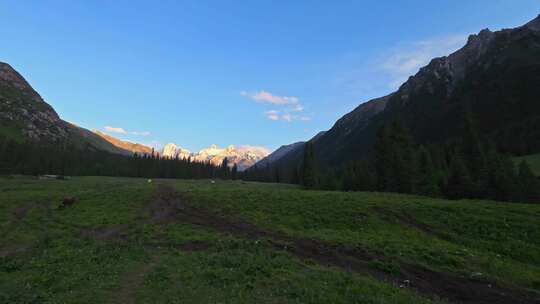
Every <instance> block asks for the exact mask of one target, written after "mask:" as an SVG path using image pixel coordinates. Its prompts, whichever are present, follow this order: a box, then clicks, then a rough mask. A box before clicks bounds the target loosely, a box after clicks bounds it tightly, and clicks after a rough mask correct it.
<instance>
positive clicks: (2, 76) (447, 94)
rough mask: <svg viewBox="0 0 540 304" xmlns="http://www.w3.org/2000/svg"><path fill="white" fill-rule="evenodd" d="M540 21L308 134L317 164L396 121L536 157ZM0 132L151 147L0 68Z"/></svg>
mask: <svg viewBox="0 0 540 304" xmlns="http://www.w3.org/2000/svg"><path fill="white" fill-rule="evenodd" d="M539 83H540V16H539V17H537V18H535V19H534V20H532V21H530V22H529V23H527V24H525V25H523V26H520V27H517V28H513V29H503V30H500V31H496V32H492V31H490V30H489V29H484V30H482V31H480V32H479V33H478V34H475V35H471V36H469V38H468V40H467V43H466V44H465V45H464V46H463V47H462V48H461V49H459V50H457V51H456V52H454V53H452V54H450V55H448V56H444V57H439V58H434V59H433V60H431V61H430V62H429V64H428V65H426V66H425V67H423V68H421V69H420V70H419V71H418V73H416V74H415V75H414V76H411V77H410V78H409V79H408V80H407V81H406V82H405V83H403V84H402V85H401V86H400V87H399V89H398V90H397V91H395V92H393V93H391V94H389V95H387V96H384V97H380V98H376V99H373V100H370V101H368V102H365V103H362V104H360V105H359V106H358V107H357V108H356V109H354V110H353V111H351V112H350V113H348V114H346V115H344V116H343V117H342V118H340V119H339V120H338V121H337V122H336V123H335V124H334V125H333V127H332V128H331V129H329V130H328V131H325V132H320V133H319V134H317V135H316V136H315V137H313V138H311V139H310V140H308V141H310V142H312V143H313V146H314V151H315V157H316V161H317V162H318V164H319V165H320V166H321V167H337V166H341V165H343V164H345V163H347V162H350V161H355V160H359V159H363V158H366V157H370V155H372V152H373V143H374V140H375V134H376V131H377V129H378V128H379V127H380V126H381V125H386V124H390V123H392V122H393V121H396V120H397V121H400V122H401V123H402V124H403V125H405V126H406V127H407V128H408V129H409V130H410V132H411V134H412V136H413V138H414V140H415V141H416V142H417V143H418V144H424V145H429V144H433V143H445V142H448V141H452V140H454V139H457V138H460V137H462V136H463V129H464V123H465V118H468V119H471V120H472V121H474V124H475V127H476V129H477V131H478V133H479V134H480V135H481V137H482V138H483V139H484V140H487V141H491V142H493V143H494V144H495V145H496V146H497V147H498V149H499V150H500V151H502V152H505V153H509V154H512V155H527V154H533V153H538V152H540V141H538V138H540V102H538V96H540V86H539V85H538V84H539ZM0 135H3V136H7V137H10V138H14V139H18V140H21V139H29V140H31V141H35V142H47V143H66V142H69V143H70V144H73V145H76V146H78V147H80V148H81V149H90V150H103V151H108V152H111V153H116V154H123V155H131V154H133V153H134V152H137V153H140V154H149V153H152V148H150V147H147V146H144V145H141V144H137V143H131V142H126V141H122V140H119V139H117V138H114V137H112V136H110V135H107V134H105V133H102V132H99V131H95V132H92V131H89V130H86V129H84V128H81V127H79V126H76V125H74V124H72V123H69V122H66V121H64V120H62V119H61V118H60V117H59V115H58V114H57V113H56V112H55V110H54V109H53V108H52V107H51V106H50V105H49V104H47V103H46V102H45V101H44V100H43V99H42V98H41V96H40V95H39V94H38V93H37V92H36V91H35V90H34V89H33V88H32V87H31V86H30V85H29V84H28V82H27V81H26V80H25V79H24V78H23V77H22V76H21V75H20V74H19V73H17V71H15V70H14V69H13V68H12V67H11V66H9V65H8V64H6V63H0ZM303 147H304V142H298V143H294V144H290V145H285V146H282V147H281V148H279V149H277V150H276V151H274V152H273V153H271V154H269V155H268V151H266V150H264V149H261V148H257V147H250V146H243V147H238V148H236V147H234V146H229V147H227V148H218V147H217V146H215V145H213V146H210V147H209V148H206V149H203V150H201V151H199V152H196V153H192V152H190V151H188V150H186V149H183V148H181V147H178V146H177V145H175V144H168V145H166V146H165V147H164V149H163V150H162V151H159V153H160V154H161V155H163V156H166V157H180V158H191V159H193V160H198V161H208V162H211V163H213V164H216V165H219V164H221V162H222V161H223V159H224V158H225V157H227V159H228V160H229V163H230V165H233V164H237V166H238V168H239V169H240V170H244V169H247V168H249V167H251V166H252V165H254V164H255V167H257V168H265V167H280V168H296V167H297V166H298V164H300V163H301V161H302V154H303Z"/></svg>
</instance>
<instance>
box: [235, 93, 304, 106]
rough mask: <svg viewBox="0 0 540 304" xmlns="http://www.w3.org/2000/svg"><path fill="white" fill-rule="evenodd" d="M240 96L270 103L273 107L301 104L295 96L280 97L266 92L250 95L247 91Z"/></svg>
mask: <svg viewBox="0 0 540 304" xmlns="http://www.w3.org/2000/svg"><path fill="white" fill-rule="evenodd" d="M240 95H242V96H245V97H248V98H250V99H253V100H255V101H257V102H262V103H270V104H273V105H287V104H296V103H298V102H299V100H300V99H299V98H298V97H295V96H278V95H274V94H272V93H270V92H267V91H265V90H262V91H259V92H255V93H249V92H246V91H242V92H240Z"/></svg>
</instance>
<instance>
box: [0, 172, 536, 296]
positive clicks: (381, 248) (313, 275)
mask: <svg viewBox="0 0 540 304" xmlns="http://www.w3.org/2000/svg"><path fill="white" fill-rule="evenodd" d="M167 182H168V183H173V184H174V186H175V187H176V189H177V190H178V191H179V192H180V193H182V194H183V195H185V196H186V197H188V198H189V199H190V201H191V202H192V203H193V204H197V205H198V206H201V207H205V208H207V209H209V210H211V211H212V212H215V213H216V214H219V215H223V216H228V217H234V218H240V219H243V220H245V221H248V222H250V223H252V224H255V225H257V226H258V227H261V228H264V229H268V230H272V231H279V232H283V233H286V234H287V235H289V236H292V237H309V238H314V239H319V240H323V241H326V242H329V243H335V244H344V245H347V246H356V247H361V248H366V249H368V250H372V251H377V252H381V253H383V254H384V255H385V256H386V257H388V258H389V260H390V264H385V262H384V263H381V265H377V267H380V268H381V269H387V270H390V271H397V272H399V271H400V269H399V265H400V264H399V263H392V261H395V262H407V263H414V264H420V265H424V266H425V267H427V268H429V269H432V270H435V271H439V272H445V273H451V274H453V275H459V276H463V277H471V276H480V277H481V279H485V280H488V281H491V282H496V283H497V284H500V285H504V286H511V287H516V288H522V289H528V290H530V291H532V292H539V291H540V221H539V220H538V219H539V217H540V206H538V205H523V204H504V203H496V202H486V201H447V200H442V199H441V200H438V199H430V198H424V197H417V196H407V195H397V194H384V193H338V192H322V191H304V190H301V189H299V188H297V187H294V186H288V185H275V184H258V183H241V182H219V181H218V182H217V183H215V184H211V183H210V182H208V181H180V180H177V181H167ZM155 189H156V183H150V184H149V183H147V182H146V180H143V179H128V178H101V177H86V178H74V179H72V180H69V181H39V180H34V179H30V178H14V179H3V178H0V235H2V236H3V237H2V238H1V239H0V303H122V302H126V301H128V300H136V301H137V302H139V303H436V302H438V301H436V300H433V299H431V297H427V296H425V295H420V294H417V293H416V292H415V291H414V290H411V289H407V288H397V287H395V286H393V285H391V284H387V283H383V282H381V281H378V280H376V279H374V278H373V277H371V276H370V275H368V274H364V273H351V272H346V271H343V270H342V269H339V268H335V267H327V266H322V265H319V264H317V263H315V262H314V261H310V260H301V259H299V258H297V257H296V256H294V255H292V254H290V253H288V252H286V251H280V250H277V249H276V248H275V247H274V246H273V245H272V244H271V243H269V242H268V241H267V240H266V239H253V238H246V237H243V236H242V235H235V234H231V233H222V232H219V231H216V230H214V229H211V228H205V227H201V226H194V225H191V224H188V223H185V222H181V221H174V222H170V223H167V224H162V223H155V222H152V221H149V220H148V219H149V212H150V210H149V207H148V202H149V201H150V200H151V199H152V195H153V192H154V191H155ZM66 196H75V197H77V200H78V201H77V203H76V204H75V205H73V206H72V207H69V208H65V209H58V207H59V206H60V204H61V201H62V199H63V198H64V197H66ZM29 206H30V207H31V208H28V207H29ZM25 207H27V208H26V209H27V210H28V212H27V214H26V215H25V216H21V210H23V209H25ZM381 210H382V211H381ZM385 210H386V211H389V212H396V213H399V214H408V215H410V216H411V217H414V218H415V219H416V221H418V222H421V223H423V224H424V225H426V226H429V227H430V231H429V232H426V231H423V230H421V229H418V228H416V227H415V226H413V225H407V224H406V223H403V222H400V221H399V220H396V219H393V218H392V217H388V216H387V213H385V212H386V211H385ZM17 215H18V216H17ZM19 218H20V219H19ZM115 229H118V230H122V231H123V236H122V238H121V239H117V238H107V237H99V236H97V237H96V235H98V234H99V233H97V234H96V235H92V234H89V233H88V231H94V232H95V231H105V230H109V231H114V230H115ZM85 232H86V233H85ZM190 242H204V244H207V247H205V248H202V250H195V251H186V250H178V249H175V247H174V246H173V245H170V244H187V243H190ZM150 243H159V244H162V245H159V246H148V244H150ZM168 244H169V245H168ZM396 267H397V269H392V268H396Z"/></svg>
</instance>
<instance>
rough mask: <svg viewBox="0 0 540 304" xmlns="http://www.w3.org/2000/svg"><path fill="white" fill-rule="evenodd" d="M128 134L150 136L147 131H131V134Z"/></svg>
mask: <svg viewBox="0 0 540 304" xmlns="http://www.w3.org/2000/svg"><path fill="white" fill-rule="evenodd" d="M130 134H133V135H137V136H148V135H150V132H148V131H142V132H137V131H133V132H130Z"/></svg>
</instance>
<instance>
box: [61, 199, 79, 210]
mask: <svg viewBox="0 0 540 304" xmlns="http://www.w3.org/2000/svg"><path fill="white" fill-rule="evenodd" d="M76 201H77V199H75V198H74V197H64V200H63V201H62V206H61V207H62V208H66V207H69V206H71V205H73V204H75V202H76Z"/></svg>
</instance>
